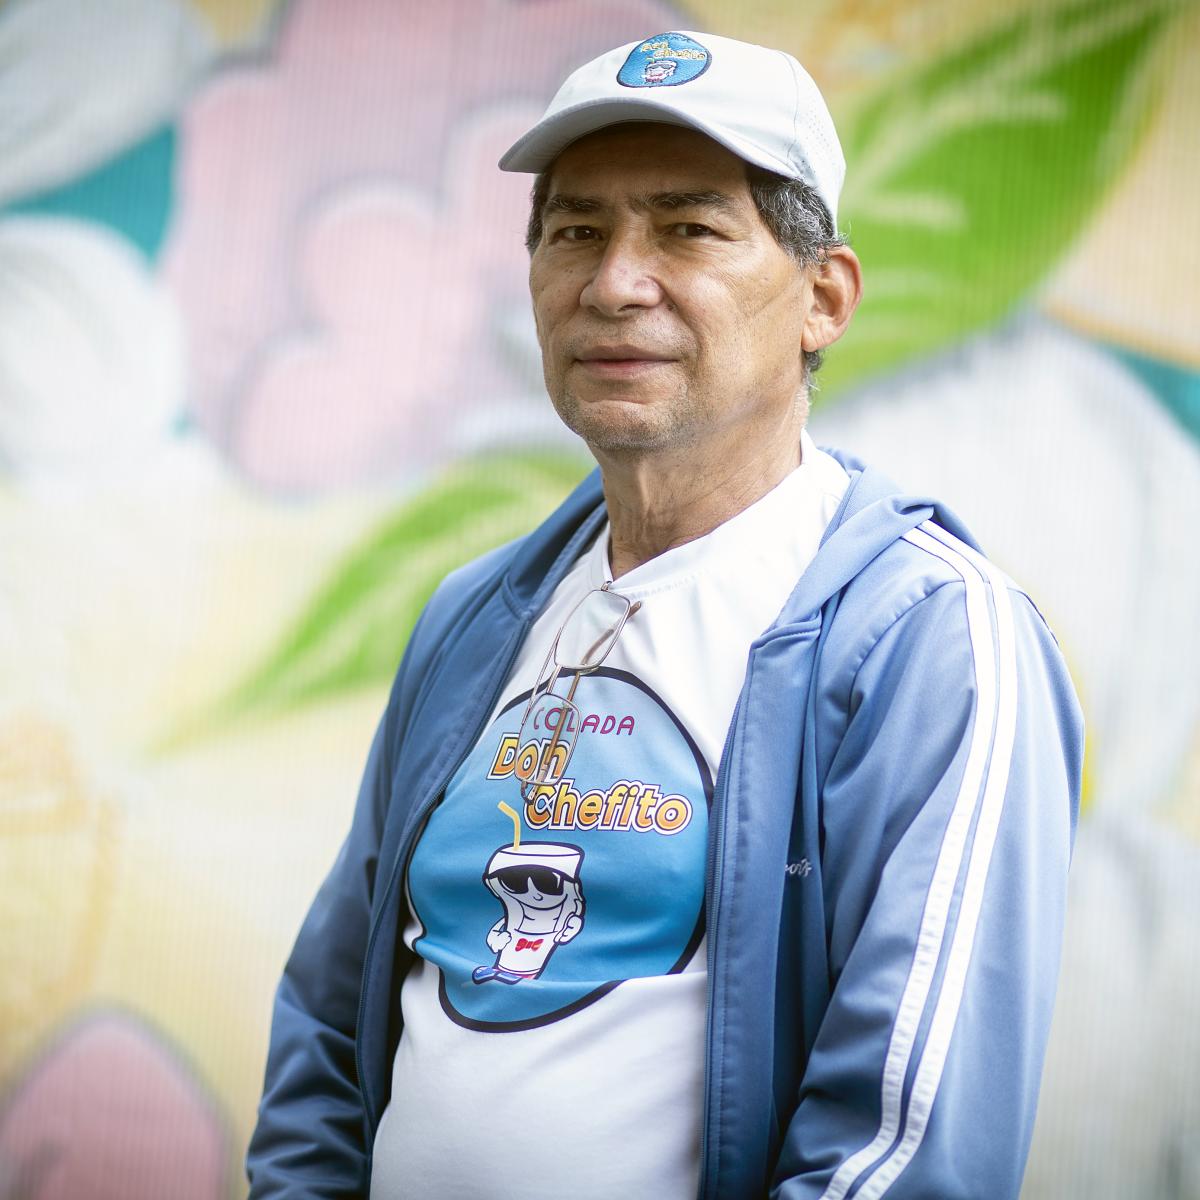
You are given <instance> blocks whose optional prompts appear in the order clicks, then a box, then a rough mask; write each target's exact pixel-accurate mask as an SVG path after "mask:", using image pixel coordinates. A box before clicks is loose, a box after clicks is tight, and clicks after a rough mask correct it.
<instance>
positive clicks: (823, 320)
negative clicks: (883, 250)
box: [801, 246, 863, 350]
mask: <svg viewBox="0 0 1200 1200" xmlns="http://www.w3.org/2000/svg"><path fill="white" fill-rule="evenodd" d="M811 269H812V272H813V279H812V304H811V305H810V306H809V310H808V316H807V317H806V318H805V321H804V333H803V336H802V339H801V344H802V346H803V348H804V349H805V350H824V349H825V347H826V346H831V345H833V343H834V342H836V341H837V340H838V338H840V337H841V336H842V334H843V333H845V332H846V326H847V325H849V324H850V318H851V317H852V316H853V315H854V310H855V309H856V308H857V307H858V302H859V301H860V300H861V299H862V290H863V285H862V266H861V265H860V263H859V261H858V255H857V254H855V253H854V251H853V250H851V249H850V247H849V246H835V247H834V248H833V249H832V250H830V251H829V253H828V255H827V257H826V259H825V261H824V262H822V263H819V264H818V265H817V266H815V267H813V268H811Z"/></svg>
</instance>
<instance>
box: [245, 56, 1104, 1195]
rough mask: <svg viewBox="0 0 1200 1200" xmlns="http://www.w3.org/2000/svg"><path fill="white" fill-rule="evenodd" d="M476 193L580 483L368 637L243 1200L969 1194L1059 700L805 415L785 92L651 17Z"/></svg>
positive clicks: (1054, 828) (843, 269) (817, 265)
mask: <svg viewBox="0 0 1200 1200" xmlns="http://www.w3.org/2000/svg"><path fill="white" fill-rule="evenodd" d="M666 62H670V63H672V64H674V65H673V67H672V68H671V69H670V70H665V69H663V64H665V63H666ZM502 166H504V167H506V168H507V169H512V170H527V171H531V172H538V177H537V181H536V183H535V186H534V199H533V206H532V213H531V219H530V230H529V243H530V249H531V254H532V258H531V266H530V290H531V294H532V299H533V309H534V315H535V318H536V324H537V331H538V338H539V341H540V344H541V349H542V357H543V364H544V370H545V379H546V386H547V390H548V391H549V393H550V397H551V399H552V401H553V402H554V404H555V407H556V409H557V410H558V412H559V414H560V416H561V417H562V418H563V420H564V421H565V422H566V423H567V424H568V425H569V426H570V427H571V428H572V429H574V430H576V431H577V432H578V433H579V434H580V435H581V436H582V437H583V438H584V439H585V440H586V442H587V443H588V445H589V447H590V448H591V450H592V452H593V453H594V455H595V457H596V459H597V461H598V463H599V467H600V471H599V478H598V479H597V478H596V476H593V477H591V478H589V479H588V480H586V481H585V482H584V483H583V484H582V485H581V486H580V487H579V489H577V491H576V492H575V493H574V495H572V496H571V497H570V498H569V499H568V500H567V501H566V502H565V504H564V505H563V506H562V507H561V508H560V509H559V510H558V512H556V513H555V514H554V515H553V516H552V517H551V518H550V519H549V520H548V521H547V522H546V523H545V524H544V525H543V526H542V527H541V528H540V529H538V530H537V531H535V532H534V533H532V534H530V535H529V536H528V537H527V538H525V539H522V540H521V541H519V542H517V543H515V544H513V545H510V546H505V547H502V548H501V549H499V550H497V551H495V552H493V553H492V554H490V555H488V556H486V557H485V558H483V559H481V560H479V561H478V562H476V563H473V564H471V565H470V566H468V567H466V568H464V569H463V570H462V571H460V572H457V573H455V574H454V575H452V576H451V577H450V578H449V579H447V580H446V581H445V583H444V584H443V585H442V587H441V588H440V589H439V591H438V593H437V594H436V595H435V596H434V598H433V599H432V600H431V602H430V604H429V606H428V607H427V609H426V611H425V613H424V615H423V616H422V618H421V621H420V622H419V624H418V626H417V628H416V630H415V631H414V633H413V636H412V639H411V642H410V645H409V648H408V650H407V652H406V654H405V658H404V661H403V663H402V664H401V667H400V670H399V673H398V675H397V679H396V683H395V686H394V688H393V691H392V695H391V699H390V702H389V705H388V709H387V712H386V714H385V717H384V720H383V723H382V725H381V727H380V730H379V732H378V734H377V736H376V740H375V744H374V746H373V748H372V751H371V755H370V759H369V761H368V764H367V770H366V777H365V780H364V783H363V788H362V792H361V795H360V799H359V804H358V808H357V811H356V814H355V818H354V823H353V827H352V829H351V832H350V835H349V837H348V839H347V841H346V844H345V846H344V847H343V849H342V852H341V855H340V856H339V858H338V860H337V862H336V864H335V866H334V868H333V871H332V873H331V874H330V877H329V879H328V880H327V881H326V883H325V885H324V886H323V888H322V889H321V892H320V893H319V895H318V897H317V899H316V901H315V903H314V905H313V908H312V910H311V912H310V913H309V916H308V919H307V921H306V922H305V925H304V927H303V929H302V931H301V933H300V936H299V940H298V942H297V945H296V948H295V950H294V952H293V954H292V957H291V959H290V961H289V963H288V967H287V969H286V971H285V974H284V978H283V980H282V982H281V984H280V988H279V993H278V997H277V1002H276V1012H275V1023H274V1028H273V1032H272V1045H271V1051H270V1057H269V1062H268V1067H267V1080H266V1088H265V1092H264V1096H263V1102H262V1107H261V1111H260V1120H259V1125H258V1129H257V1130H256V1133H255V1136H254V1139H253V1142H252V1144H251V1148H250V1154H249V1170H250V1174H251V1178H252V1182H253V1191H252V1194H253V1195H255V1196H263V1197H265V1196H334V1195H337V1196H344V1195H358V1194H366V1193H368V1192H369V1193H370V1195H372V1196H374V1197H381V1198H382V1197H392V1196H404V1197H409V1196H412V1197H437V1198H442V1197H458V1196H472V1197H510V1196H511V1197H517V1196H519V1197H523V1198H528V1197H539V1198H540V1197H559V1196H578V1197H588V1196H601V1195H603V1196H610V1195H622V1196H636V1197H643V1196H644V1197H654V1198H655V1200H661V1198H671V1200H674V1198H683V1197H693V1196H696V1195H701V1196H704V1197H722V1198H724V1197H730V1198H733V1197H754V1196H763V1195H765V1194H767V1193H768V1192H770V1194H772V1195H778V1196H780V1197H796V1198H798V1197H814V1198H815V1197H825V1198H827V1200H836V1198H839V1197H844V1196H850V1195H853V1196H856V1197H874V1196H882V1195H885V1194H887V1195H890V1196H893V1197H924V1198H929V1197H939V1198H949V1197H968V1196H969V1197H986V1198H987V1200H996V1198H1001V1197H1015V1196H1016V1194H1017V1192H1018V1189H1019V1185H1020V1178H1021V1172H1022V1168H1023V1163H1024V1158H1025V1153H1026V1150H1027V1147H1028V1143H1029V1137H1030V1133H1031V1129H1032V1123H1033V1114H1034V1106H1035V1101H1036V1094H1037V1086H1038V1079H1039V1073H1040V1069H1041V1060H1042V1053H1043V1048H1044V1043H1045V1039H1046V1035H1047V1030H1048V1026H1049V1020H1050V1012H1051V1007H1052V999H1053V992H1054V980H1055V973H1056V969H1057V959H1058V950H1059V942H1060V936H1061V929H1062V920H1063V907H1064V893H1065V875H1066V868H1067V861H1068V857H1069V847H1070V839H1071V836H1072V833H1073V829H1074V821H1075V815H1076V811H1077V803H1078V790H1079V775H1080V760H1081V753H1082V733H1081V728H1080V723H1079V716H1078V710H1077V706H1076V704H1075V700H1074V697H1073V694H1072V692H1071V688H1070V684H1069V681H1068V679H1067V676H1066V672H1065V670H1064V668H1063V665H1062V662H1061V660H1060V658H1059V655H1058V653H1057V650H1056V648H1055V645H1054V642H1053V639H1052V637H1051V635H1050V634H1049V632H1048V631H1047V629H1046V627H1045V625H1044V624H1043V623H1042V621H1041V618H1040V617H1039V615H1038V614H1037V611H1036V610H1035V609H1034V608H1033V606H1032V604H1031V603H1030V602H1029V600H1028V599H1027V597H1025V596H1024V594H1023V593H1021V592H1020V591H1019V590H1017V589H1016V588H1015V587H1014V585H1012V584H1011V583H1010V582H1009V581H1008V580H1007V579H1005V578H1004V577H1003V576H1002V575H1000V573H999V572H998V571H997V570H996V569H995V568H994V567H993V566H992V565H991V564H989V563H988V562H987V560H986V559H984V558H983V556H982V555H981V554H980V553H979V552H978V549H977V547H975V546H974V544H973V543H972V541H971V539H970V537H969V535H968V534H967V533H966V531H965V530H963V529H962V527H961V526H960V525H959V524H958V522H957V521H956V520H955V519H954V518H953V516H951V515H950V514H949V513H948V512H946V511H945V510H944V509H942V508H940V507H938V506H937V505H936V504H934V503H933V502H930V501H926V500H922V499H919V498H913V497H903V496H900V495H897V494H896V492H895V489H894V488H893V487H892V486H891V485H890V484H888V483H887V482H886V481H885V480H882V479H881V478H879V477H878V476H877V475H876V474H875V473H874V472H872V471H871V470H869V469H864V468H862V467H861V466H860V465H859V464H858V463H856V462H855V461H854V460H852V459H850V458H848V457H845V456H841V455H838V456H834V455H832V454H829V453H825V452H823V451H820V450H818V449H817V448H816V446H815V445H814V444H813V442H812V440H811V439H810V438H809V436H808V434H807V432H806V431H805V429H804V424H805V418H806V415H807V411H808V402H807V390H808V383H809V375H810V373H811V370H812V369H814V367H815V365H816V363H817V362H818V361H819V356H820V353H821V351H822V350H823V349H824V348H825V347H826V346H828V345H830V344H831V343H832V342H833V341H835V340H836V339H837V338H838V337H839V336H840V335H841V334H842V332H843V331H844V330H845V328H846V326H847V324H848V323H849V321H850V319H851V317H852V314H853V312H854V309H855V306H856V305H857V303H858V300H859V296H860V294H861V274H860V268H859V264H858V260H857V258H856V257H855V255H854V253H853V252H852V251H851V250H850V249H849V248H848V247H847V246H845V245H844V244H843V243H842V242H841V241H840V240H839V239H838V238H837V236H836V227H837V226H836V216H837V196H838V190H839V188H840V184H841V180H842V175H843V170H844V164H843V160H842V157H841V151H840V149H839V147H838V143H837V137H836V134H835V132H834V129H833V125H832V122H831V120H830V118H829V114H828V112H827V110H826V108H825V105H824V103H823V101H822V99H821V97H820V95H819V93H818V92H817V89H816V87H815V86H814V85H813V83H812V81H811V80H810V79H809V78H808V76H807V75H806V74H805V73H804V71H803V70H802V68H801V67H800V66H799V64H798V63H796V62H795V60H794V59H792V58H790V57H789V56H787V55H784V54H781V53H779V52H776V51H770V50H766V49H762V48H759V47H754V46H747V45H744V44H741V43H738V42H733V41H730V40H728V39H725V38H720V37H715V36H709V35H702V34H690V33H688V34H684V33H678V32H672V33H665V34H660V35H656V36H654V37H651V38H648V39H646V40H645V41H642V42H637V43H633V44H631V45H629V46H624V47H621V48H620V49H618V50H614V51H612V52H611V53H609V54H606V55H603V56H601V57H600V58H599V59H597V60H595V61H594V62H592V63H589V64H588V65H586V66H584V67H582V68H580V70H578V71H577V72H575V74H574V75H573V76H572V77H571V78H570V79H569V80H568V81H567V82H566V83H565V84H564V86H563V88H562V89H561V90H560V92H559V94H558V95H557V96H556V97H555V99H554V100H553V101H552V103H551V105H550V108H549V109H548V111H547V113H546V115H545V117H544V118H543V119H542V121H540V122H539V123H538V125H537V126H535V127H534V128H533V129H532V130H531V131H530V132H529V133H528V134H526V135H525V137H523V138H522V139H521V140H520V141H519V142H518V143H517V144H516V145H515V146H514V147H513V148H512V149H511V150H510V151H509V152H508V154H507V155H506V156H505V158H504V159H503V160H502Z"/></svg>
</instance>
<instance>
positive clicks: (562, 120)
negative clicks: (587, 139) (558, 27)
mask: <svg viewBox="0 0 1200 1200" xmlns="http://www.w3.org/2000/svg"><path fill="white" fill-rule="evenodd" d="M626 121H645V122H657V123H658V124H661V125H678V126H680V127H682V128H684V129H695V130H697V131H698V132H700V133H703V134H705V135H706V136H707V137H710V138H712V140H713V141H714V142H717V143H718V144H719V145H721V146H724V147H725V149H726V150H728V151H729V152H730V153H731V154H736V155H737V156H738V158H741V159H744V160H745V161H746V162H750V163H754V164H755V165H756V166H759V167H763V168H764V169H765V170H768V171H774V172H776V173H777V174H780V175H786V176H788V177H789V178H792V177H794V172H793V170H792V167H791V165H790V164H788V163H785V162H783V161H781V160H780V159H778V158H776V157H775V156H774V155H772V154H768V153H767V152H766V151H765V150H763V149H762V148H761V147H760V146H756V145H754V143H753V142H748V141H746V140H745V139H743V138H739V137H737V136H736V135H734V134H733V133H731V132H730V131H729V130H727V129H722V128H720V127H718V126H713V125H710V124H707V123H705V122H703V121H697V120H694V119H691V118H689V117H687V116H684V115H683V114H682V113H680V112H678V111H677V110H676V109H674V108H670V107H668V106H666V105H664V104H655V103H654V102H652V101H649V100H643V99H641V98H640V97H634V96H630V97H629V98H628V99H625V98H624V97H622V98H619V99H614V98H611V97H604V98H603V99H598V100H587V101H584V102H583V103H582V104H576V105H573V106H572V107H570V108H565V109H563V110H562V112H558V113H555V114H554V116H552V117H546V118H544V119H543V120H541V121H539V122H538V123H537V124H536V125H535V126H534V127H533V128H532V129H531V130H530V131H529V132H528V133H526V134H525V135H524V136H523V137H520V138H518V139H517V140H516V141H515V142H514V143H513V144H512V145H511V146H510V147H509V148H508V150H507V151H506V152H505V154H504V156H503V157H502V158H501V159H500V164H499V165H500V169H501V170H502V171H527V172H530V173H531V174H534V173H537V172H539V171H544V170H546V168H547V167H549V166H550V165H551V163H553V162H554V160H555V159H556V158H557V157H558V156H559V155H560V154H561V153H562V152H563V151H564V150H565V149H566V148H567V147H568V146H569V145H570V144H571V143H572V142H576V141H578V140H579V139H580V138H581V137H584V136H586V135H587V134H589V133H595V132H596V130H598V129H606V128H608V126H610V125H621V124H623V123H625V122H626Z"/></svg>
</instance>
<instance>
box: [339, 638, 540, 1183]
mask: <svg viewBox="0 0 1200 1200" xmlns="http://www.w3.org/2000/svg"><path fill="white" fill-rule="evenodd" d="M532 626H533V621H532V620H528V619H527V620H526V621H524V622H523V623H522V625H521V627H520V629H519V631H518V636H517V637H515V638H514V639H513V644H512V649H511V650H510V651H509V654H508V657H507V659H506V660H505V663H504V667H503V670H501V671H500V672H499V673H498V674H497V676H496V679H497V682H496V683H495V684H494V685H493V687H492V690H491V693H490V696H489V698H488V700H487V703H486V704H484V705H482V706H481V708H480V713H479V718H478V720H477V721H476V723H475V727H474V729H473V731H472V733H471V736H470V737H468V738H466V739H465V740H464V742H463V748H462V751H461V753H459V754H457V755H456V756H455V758H454V761H453V763H452V764H451V765H450V766H449V767H447V769H446V770H444V771H443V772H441V774H440V775H438V777H437V781H436V786H434V787H432V788H430V789H429V790H428V791H427V792H426V794H425V795H424V796H423V797H422V799H421V802H420V804H419V805H418V806H417V807H416V808H414V809H413V810H412V817H411V825H410V828H409V832H408V834H407V836H406V837H405V839H404V841H403V842H401V844H400V846H399V847H398V848H397V852H396V861H395V865H394V866H393V868H392V873H391V876H390V877H389V878H388V883H387V889H386V891H385V892H384V894H383V901H382V903H381V904H380V906H379V908H378V909H377V912H379V913H380V914H382V913H383V912H385V911H386V910H387V906H388V905H389V904H390V903H391V901H392V893H393V892H394V891H395V889H396V886H397V883H398V881H399V880H400V879H402V878H404V876H405V875H406V874H407V873H408V864H409V860H410V859H411V858H412V852H413V850H414V849H415V848H416V844H417V840H418V837H419V835H420V832H421V830H422V829H424V827H425V821H426V819H427V818H428V816H429V813H430V812H431V811H432V810H433V808H434V806H435V802H436V801H437V798H438V797H439V796H440V795H441V794H442V793H443V792H444V791H445V790H446V785H447V784H448V783H449V782H450V780H451V779H452V778H453V777H454V773H455V772H456V771H457V770H458V769H459V767H461V766H462V764H463V762H464V761H465V760H466V758H467V755H469V754H470V752H471V750H472V748H473V747H474V745H475V743H476V742H477V741H478V740H479V736H480V734H481V733H482V732H483V727H484V725H485V724H486V722H487V718H488V714H489V713H490V712H491V711H492V709H493V708H494V707H495V705H496V700H497V698H498V697H499V695H500V693H501V692H502V691H503V690H504V685H505V683H507V682H508V677H509V674H510V673H511V672H512V668H513V663H515V662H516V661H517V655H518V654H519V653H520V651H521V647H522V645H524V643H525V639H526V638H527V637H528V636H529V630H530V629H531V628H532ZM379 925H380V922H379V921H378V920H376V921H375V922H374V923H373V924H372V926H371V932H370V935H369V936H368V938H367V952H366V956H365V958H364V959H363V962H364V964H365V967H366V970H368V971H369V970H370V969H371V962H372V958H373V956H374V950H375V940H376V937H377V936H378V933H379ZM367 982H368V979H367V977H366V976H364V978H363V982H362V985H361V987H360V989H359V997H358V1019H357V1022H356V1024H355V1029H356V1031H357V1030H359V1029H361V1028H362V1024H363V1013H364V1010H365V1007H366V1002H367V991H368V988H367ZM356 1042H357V1045H356V1048H355V1056H356V1060H357V1056H358V1053H359V1052H360V1049H361V1042H358V1041H357V1034H356ZM358 1073H359V1078H360V1079H361V1078H362V1077H363V1064H362V1063H361V1062H358ZM363 1108H364V1110H365V1112H366V1114H367V1120H368V1122H369V1123H370V1127H371V1130H372V1132H373V1133H374V1132H375V1131H377V1130H378V1128H379V1121H378V1119H377V1117H376V1114H375V1112H374V1111H373V1105H372V1104H371V1101H370V1099H369V1098H368V1097H367V1095H366V1093H365V1092H364V1093H363ZM380 1115H382V1114H380ZM366 1149H367V1156H368V1161H369V1159H370V1157H371V1154H372V1147H370V1146H368V1147H367V1148H366Z"/></svg>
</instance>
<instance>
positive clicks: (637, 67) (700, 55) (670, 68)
mask: <svg viewBox="0 0 1200 1200" xmlns="http://www.w3.org/2000/svg"><path fill="white" fill-rule="evenodd" d="M711 62H712V55H711V54H709V52H708V51H707V50H706V49H705V48H704V47H703V46H702V45H700V43H699V42H697V41H696V40H695V39H694V38H690V37H688V36H687V34H685V33H657V34H655V35H654V36H653V37H649V38H646V39H645V41H642V42H639V43H638V44H637V45H636V46H635V47H634V48H633V49H632V50H631V51H630V52H629V57H628V58H627V59H626V60H625V63H624V65H623V66H622V67H621V69H620V70H619V71H618V72H617V82H618V83H620V84H624V86H625V87H676V86H678V85H679V84H681V83H690V82H691V81H692V80H693V79H697V78H699V77H700V76H701V75H703V74H704V72H705V71H707V70H708V67H709V63H711Z"/></svg>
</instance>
